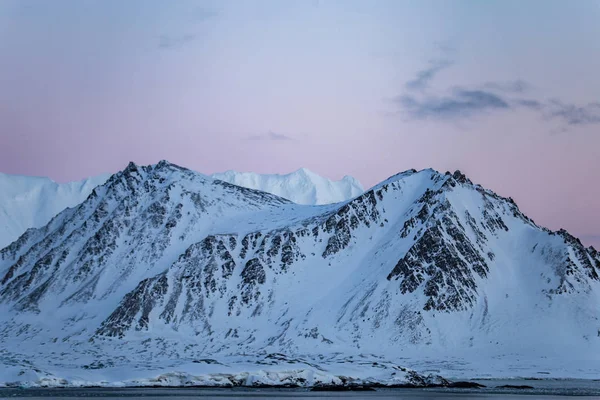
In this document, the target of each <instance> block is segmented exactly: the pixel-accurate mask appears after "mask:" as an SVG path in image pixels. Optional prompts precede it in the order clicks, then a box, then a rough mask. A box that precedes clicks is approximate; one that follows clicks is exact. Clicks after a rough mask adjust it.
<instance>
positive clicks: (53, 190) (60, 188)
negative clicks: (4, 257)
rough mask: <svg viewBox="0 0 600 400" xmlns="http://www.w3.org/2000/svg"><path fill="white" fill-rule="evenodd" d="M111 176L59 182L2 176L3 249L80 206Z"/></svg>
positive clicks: (0, 238)
mask: <svg viewBox="0 0 600 400" xmlns="http://www.w3.org/2000/svg"><path fill="white" fill-rule="evenodd" d="M109 176H110V174H104V175H99V176H95V177H92V178H88V179H84V180H82V181H77V182H69V183H56V182H54V181H53V180H51V179H49V178H42V177H33V176H21V175H9V174H3V173H0V248H3V247H6V246H8V245H9V244H10V243H11V242H12V241H14V240H16V239H18V238H19V236H21V235H22V234H23V233H24V232H25V231H26V230H27V229H29V228H39V227H42V226H44V225H46V224H47V223H48V222H49V221H50V219H51V218H52V217H54V216H55V215H56V214H58V213H59V212H60V211H62V210H64V209H65V208H67V207H74V206H76V205H78V204H79V203H81V202H82V201H83V200H85V199H86V197H87V196H88V195H89V194H90V193H91V192H92V190H93V189H94V188H95V187H96V186H98V185H101V184H103V183H104V182H106V180H107V179H108V177H109Z"/></svg>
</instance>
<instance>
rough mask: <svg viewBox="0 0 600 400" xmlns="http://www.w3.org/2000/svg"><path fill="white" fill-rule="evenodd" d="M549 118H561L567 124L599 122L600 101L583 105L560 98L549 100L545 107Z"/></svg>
mask: <svg viewBox="0 0 600 400" xmlns="http://www.w3.org/2000/svg"><path fill="white" fill-rule="evenodd" d="M545 108H546V109H547V110H548V114H547V115H548V117H549V118H561V119H563V120H564V121H565V122H566V123H567V124H569V125H589V124H599V123H600V103H589V104H586V105H583V106H578V105H575V104H565V103H563V102H562V101H560V100H550V101H549V102H548V104H547V105H546V107H545Z"/></svg>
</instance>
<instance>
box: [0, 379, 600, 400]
mask: <svg viewBox="0 0 600 400" xmlns="http://www.w3.org/2000/svg"><path fill="white" fill-rule="evenodd" d="M478 382H480V383H482V384H484V385H486V386H487V387H486V388H482V389H377V390H376V391H365V392H311V391H309V390H307V389H244V388H236V389H196V388H179V389H175V388H142V389H133V388H115V389H105V388H90V389H77V388H70V389H18V388H11V389H8V388H7V389H2V388H0V398H15V397H26V398H30V399H42V398H43V399H52V400H58V399H70V400H72V399H77V398H81V399H84V398H86V399H89V398H102V400H109V399H123V398H131V399H133V398H143V399H144V400H152V399H157V400H165V398H167V397H169V398H170V399H169V400H189V399H191V398H194V397H201V398H202V399H203V400H204V399H220V400H223V399H242V400H248V399H263V398H267V399H313V400H317V399H334V398H337V399H344V398H352V399H400V400H401V399H422V400H423V399H431V400H436V399H445V400H449V399H480V400H483V399H495V400H499V399H512V400H516V399H526V400H550V399H568V398H582V397H581V396H589V397H588V398H597V399H600V381H561V380H555V381H553V380H548V381H514V380H511V381H478ZM506 384H510V385H528V386H533V387H534V389H500V388H496V386H501V385H506Z"/></svg>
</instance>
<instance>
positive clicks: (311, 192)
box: [211, 168, 364, 205]
mask: <svg viewBox="0 0 600 400" xmlns="http://www.w3.org/2000/svg"><path fill="white" fill-rule="evenodd" d="M211 177H212V178H214V179H220V180H222V181H225V182H229V183H233V184H234V185H238V186H243V187H246V188H249V189H256V190H262V191H263V192H267V193H271V194H274V195H277V196H279V197H283V198H286V199H288V200H291V201H293V202H294V203H297V204H304V205H323V204H331V203H338V202H340V201H345V200H349V199H352V198H354V197H356V196H358V195H360V194H362V193H363V192H364V188H363V186H362V185H361V184H360V182H359V181H358V180H357V179H356V178H353V177H351V176H349V175H346V176H344V177H343V178H342V179H340V180H339V181H332V180H330V179H327V178H324V177H322V176H320V175H317V174H315V173H314V172H312V171H310V170H308V169H307V168H300V169H299V170H297V171H294V172H291V173H289V174H257V173H254V172H236V171H232V170H229V171H226V172H221V173H215V174H212V175H211Z"/></svg>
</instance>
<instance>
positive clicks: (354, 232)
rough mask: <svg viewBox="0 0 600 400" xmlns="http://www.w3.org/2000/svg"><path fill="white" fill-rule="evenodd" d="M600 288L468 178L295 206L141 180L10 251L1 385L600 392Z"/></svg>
mask: <svg viewBox="0 0 600 400" xmlns="http://www.w3.org/2000/svg"><path fill="white" fill-rule="evenodd" d="M599 274H600V254H599V253H598V251H596V249H594V248H593V247H587V248H586V247H585V246H584V245H583V244H582V243H581V242H580V241H579V240H578V239H577V238H575V237H573V236H571V235H570V234H569V233H568V232H566V231H564V230H560V231H556V232H554V231H550V230H548V229H546V228H543V227H541V226H539V225H537V224H536V223H535V222H534V221H533V220H531V219H530V218H528V217H527V216H525V215H524V214H523V213H522V212H521V211H520V210H519V208H518V206H517V205H516V204H515V202H514V201H513V200H512V199H510V198H504V197H501V196H498V195H497V194H495V193H494V192H492V191H490V190H488V189H485V188H483V187H481V186H480V185H477V184H474V183H472V182H471V181H470V180H469V179H468V178H467V177H466V176H465V175H463V174H462V173H460V171H456V172H454V173H450V172H447V173H440V172H437V171H434V170H431V169H428V170H422V171H415V170H410V171H405V172H403V173H400V174H397V175H394V176H392V177H390V178H388V179H387V180H385V181H383V182H381V183H380V184H378V185H376V186H374V187H372V188H370V189H369V190H367V191H365V192H364V193H362V194H359V195H357V196H356V197H353V198H350V199H347V200H345V201H342V202H339V203H333V204H325V205H301V204H296V203H294V202H292V201H290V200H287V199H284V198H282V197H278V196H276V195H273V194H270V193H266V192H263V191H257V190H253V189H248V188H244V187H241V186H237V185H234V184H231V183H228V182H225V181H223V180H221V179H213V178H211V177H209V176H206V175H202V174H199V173H196V172H194V171H191V170H188V169H186V168H182V167H180V166H177V165H174V164H171V163H168V162H166V161H161V162H160V163H158V164H156V165H150V166H138V165H135V164H133V163H130V164H129V165H128V166H127V168H125V169H124V170H123V171H121V172H118V173H116V174H114V175H112V176H111V177H110V178H109V179H108V180H107V181H106V183H104V184H103V185H101V186H98V187H96V188H95V189H93V191H92V192H91V193H90V195H89V196H88V197H87V198H86V200H85V201H83V202H82V203H81V204H80V205H78V206H76V207H74V208H68V209H66V210H64V211H63V212H61V213H59V214H58V215H57V216H55V217H54V218H53V219H52V220H51V221H49V223H48V224H47V225H45V226H43V227H40V228H37V229H29V230H28V231H26V232H25V234H23V235H22V236H21V237H20V238H19V239H18V240H16V241H14V242H12V243H11V244H10V245H9V246H7V247H6V248H4V249H3V250H1V251H0V326H1V327H0V348H1V350H0V363H2V364H3V366H5V368H4V371H5V372H4V373H0V382H3V383H4V384H5V385H11V384H28V385H103V386H110V385H129V386H131V385H135V386H138V385H154V384H164V385H169V384H176V385H180V384H181V385H194V384H196V385H197V384H202V385H204V384H206V385H213V384H214V385H217V383H215V382H216V381H218V382H221V383H222V384H223V385H226V386H228V385H237V384H241V385H249V386H252V385H262V384H272V382H274V381H278V382H280V384H284V383H281V382H287V383H288V384H293V385H299V386H302V385H313V384H325V383H327V384H328V383H332V382H333V384H335V383H336V382H337V383H340V382H342V381H345V382H348V381H351V382H355V383H363V384H364V383H374V382H377V383H378V384H389V385H396V384H417V385H424V384H426V383H427V382H430V381H432V380H436V381H439V380H440V379H443V378H440V376H443V377H445V378H451V379H465V378H475V377H494V378H506V377H524V376H525V377H536V378H539V377H543V378H545V377H559V378H566V377H577V378H592V377H597V376H598V374H600V359H599V356H598V354H600V321H599V320H598V317H599V316H598V310H599V309H600V277H599ZM240 374H241V375H240ZM298 377H300V378H301V379H300V380H299V379H297V378H298ZM342 378H343V379H342ZM157 382H159V383H157ZM161 382H162V383H161ZM173 382H175V383H173ZM182 382H183V383H182ZM199 382H204V383H199ZM206 382H209V383H206ZM210 382H212V383H210ZM266 382H270V383H266Z"/></svg>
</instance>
